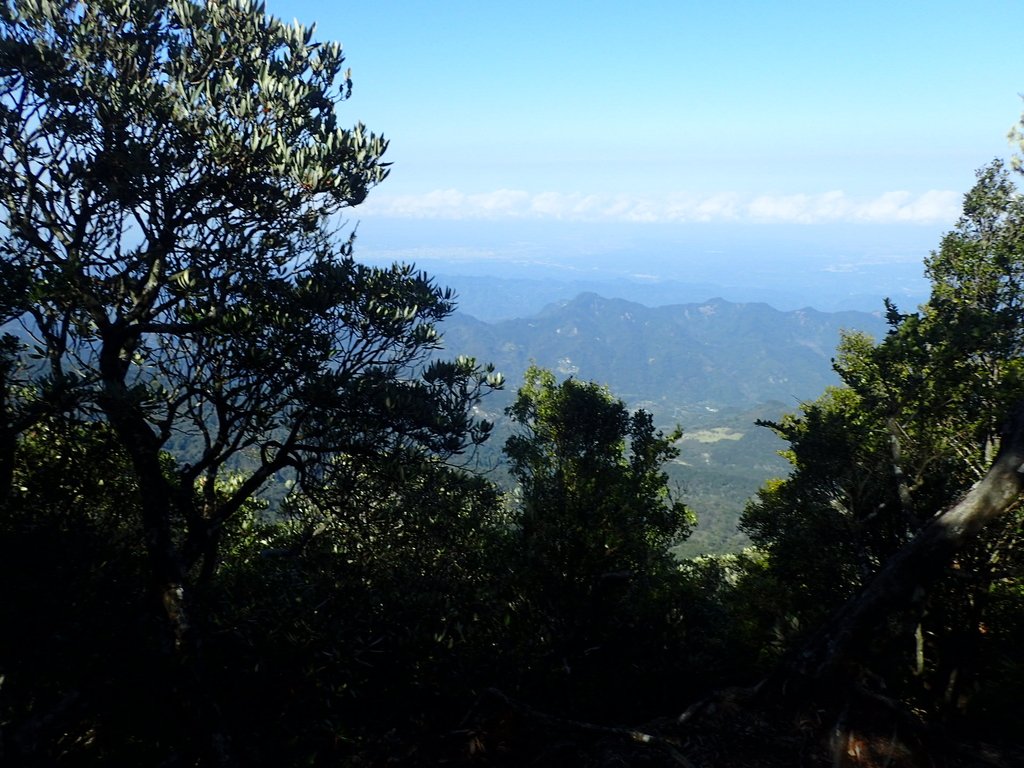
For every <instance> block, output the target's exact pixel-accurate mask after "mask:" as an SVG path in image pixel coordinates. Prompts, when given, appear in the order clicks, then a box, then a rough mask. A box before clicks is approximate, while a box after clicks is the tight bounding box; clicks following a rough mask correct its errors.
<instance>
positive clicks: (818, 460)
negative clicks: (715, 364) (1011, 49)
mask: <svg viewBox="0 0 1024 768" xmlns="http://www.w3.org/2000/svg"><path fill="white" fill-rule="evenodd" d="M342 64H343V59H342V56H341V51H340V48H339V47H338V46H336V45H333V44H321V43H316V42H313V40H312V37H311V33H310V31H309V30H307V29H304V28H302V27H301V26H298V25H292V26H286V25H283V24H281V23H280V22H278V21H277V20H275V19H272V18H269V17H267V16H266V15H265V14H264V12H263V10H262V9H261V8H257V7H253V6H251V5H250V4H249V3H248V1H247V0H224V1H214V0H210V2H207V3H205V4H200V3H197V2H194V0H173V2H170V3H164V2H156V1H153V2H145V1H143V2H138V3H120V2H114V0H97V1H96V2H90V3H82V2H79V1H78V0H55V1H54V2H45V1H44V2H36V1H35V0H4V2H3V3H2V4H0V133H2V135H3V137H4V143H3V145H2V146H0V156H2V164H0V277H2V282H0V323H2V324H3V327H4V328H5V334H4V336H3V341H2V348H0V470H2V471H0V580H2V583H3V584H4V591H3V598H2V599H0V626H2V627H4V631H3V632H2V633H0V729H2V730H0V736H2V740H0V750H2V752H0V759H3V761H4V762H5V764H10V765H36V766H53V765H58V766H59V765H69V766H70V765H98V764H112V765H163V766H186V765H204V766H205V765H273V766H278V765H298V764H313V765H337V764H350V765H377V764H382V765H383V764H402V765H409V764H421V765H433V764H438V763H440V762H449V763H464V764H478V765H523V764H533V765H574V764H579V765H625V764H636V765H662V764H663V765H679V764H682V765H688V764H701V765H742V764H750V765H793V764H797V763H801V762H802V763H803V764H809V765H810V764H834V765H840V764H844V762H845V763H846V764H859V765H874V764H882V763H883V762H885V763H886V764H906V765H912V764H923V763H924V761H925V757H924V756H925V755H929V756H930V757H929V758H928V759H930V760H932V762H942V761H946V762H948V763H950V764H970V763H978V764H981V763H982V762H985V761H987V764H997V765H998V764H1010V762H1011V761H1012V760H1013V759H1014V758H1017V759H1019V758H1020V756H1021V755H1020V752H1019V749H1018V747H1017V746H1015V745H1014V743H1013V739H1014V738H1017V734H1016V733H1015V730H1014V729H1015V727H1016V724H1017V723H1018V722H1019V720H1020V718H1021V716H1022V715H1024V711H1022V705H1021V701H1022V700H1021V697H1020V696H1019V694H1018V692H1019V690H1020V687H1021V685H1022V684H1024V661H1022V659H1021V658H1020V654H1019V648H1020V647H1021V644H1022V641H1024V581H1022V576H1024V574H1022V565H1024V563H1022V557H1021V546H1020V545H1021V542H1020V537H1021V535H1022V533H1024V531H1022V517H1021V511H1020V505H1019V503H1018V501H1017V498H1018V496H1019V493H1020V490H1021V480H1020V477H1019V476H1020V472H1019V467H1020V466H1021V465H1022V464H1024V440H1022V438H1021V436H1022V434H1024V426H1022V421H1024V419H1022V415H1021V413H1020V409H1019V406H1018V405H1017V401H1018V400H1019V398H1020V392H1021V362H1020V357H1021V355H1020V352H1021V349H1020V347H1021V344H1022V343H1024V323H1022V317H1021V313H1022V311H1024V309H1022V306H1024V305H1022V293H1021V288H1022V286H1021V280H1022V279H1024V202H1022V199H1021V197H1020V196H1019V195H1018V193H1017V192H1016V190H1015V189H1014V186H1013V184H1012V181H1011V178H1010V173H1009V172H1008V171H1006V170H1005V169H1004V168H1002V167H1001V166H1000V165H999V164H998V163H996V164H993V165H992V166H990V167H988V168H986V169H984V170H982V171H981V172H980V173H979V179H978V184H977V186H976V187H975V188H974V189H973V190H972V191H971V192H970V193H969V194H968V195H967V197H966V198H965V205H964V217H963V219H962V220H961V221H960V223H959V224H958V225H957V227H956V229H955V230H954V231H953V232H951V233H950V234H949V235H948V236H947V237H946V238H945V239H944V240H943V242H942V243H941V246H940V248H939V250H938V251H937V252H936V253H935V254H934V255H933V256H932V257H931V259H930V260H929V262H928V265H927V267H928V272H929V276H930V277H931V279H932V283H933V292H932V297H931V300H930V301H929V302H928V303H927V304H926V305H925V306H924V307H922V308H921V310H920V311H919V312H916V313H909V314H905V313H902V312H900V311H899V310H898V308H896V307H892V306H890V307H889V308H888V309H889V312H888V317H889V327H890V331H889V334H888V335H887V336H886V337H885V338H884V339H883V340H881V341H880V342H879V343H877V344H876V343H874V342H872V341H870V340H869V339H868V338H866V337H864V336H862V335H857V334H851V335H848V336H847V337H846V338H845V339H844V341H843V343H842V345H841V348H840V351H839V354H838V357H837V361H836V369H837V371H838V373H839V375H840V377H841V379H842V381H843V386H841V387H836V388H833V389H830V390H829V391H827V392H826V393H825V394H823V395H822V396H821V397H820V398H819V399H818V400H816V401H814V402H812V403H809V404H807V405H806V406H805V407H804V408H803V409H802V410H801V412H800V413H799V414H795V415H791V416H787V417H784V418H782V419H780V420H778V421H774V422H770V423H767V424H768V426H769V427H770V428H772V429H774V430H775V431H776V432H777V433H778V434H779V435H781V436H782V437H783V438H784V439H785V440H786V441H787V442H788V444H789V446H790V449H789V453H788V458H789V459H790V461H791V463H792V471H791V473H790V474H789V476H788V477H787V478H785V479H781V480H778V481H775V482H772V483H770V484H769V485H767V486H765V487H764V488H763V489H762V490H761V492H760V494H759V496H758V497H757V499H756V500H755V501H754V502H753V503H751V505H750V506H749V507H748V508H747V509H746V510H745V512H744V514H743V525H744V527H745V530H746V531H747V533H748V534H749V536H750V537H751V539H752V540H753V542H754V543H755V544H756V548H755V549H750V550H748V551H746V552H744V553H742V554H739V555H727V556H719V557H702V558H696V559H692V560H687V561H682V562H680V561H677V560H676V559H674V558H673V557H672V556H671V555H670V554H669V552H670V549H671V548H672V547H673V546H675V545H678V544H679V543H680V542H681V541H683V540H684V539H685V538H686V536H687V535H688V534H689V532H690V531H691V529H692V526H693V524H694V515H693V512H692V511H691V510H690V509H689V508H688V507H687V506H686V505H684V504H683V502H682V500H680V499H679V498H678V497H677V495H675V494H674V493H673V492H672V487H673V486H672V483H671V482H670V480H669V477H668V475H667V473H666V469H665V467H666V464H667V463H668V462H671V461H672V460H674V459H675V458H677V456H678V455H679V450H680V448H679V438H680V434H679V433H678V432H669V433H668V434H666V433H663V432H662V431H659V430H658V429H656V428H655V425H654V421H653V419H652V416H651V414H650V413H648V412H647V411H645V410H642V409H640V410H636V411H630V409H628V408H627V407H626V406H625V405H624V403H623V402H622V401H621V400H619V399H618V398H617V397H616V396H615V395H614V394H613V393H612V392H610V391H609V390H608V389H606V388H604V387H601V386H598V385H596V384H592V383H588V382H585V381H578V380H576V379H572V378H569V379H567V380H564V381H559V380H558V378H557V377H556V376H555V374H553V373H551V372H550V371H547V370H544V369H542V368H537V367H532V368H530V369H529V370H528V371H527V374H526V376H525V380H524V382H523V384H522V386H521V387H520V388H519V389H518V392H517V394H516V396H515V398H514V399H513V400H512V401H511V404H510V405H509V406H508V409H507V412H506V416H507V417H508V419H509V420H510V421H511V423H512V424H513V425H514V432H513V434H512V435H511V436H510V437H509V438H508V439H507V440H506V441H505V443H504V446H503V452H504V455H505V457H506V460H507V466H508V471H509V474H510V477H511V478H512V479H513V480H514V481H515V487H514V490H513V491H511V492H502V491H500V490H499V488H498V487H497V486H496V485H495V484H494V483H493V482H492V481H491V480H489V479H487V478H485V477H481V476H479V475H476V474H473V473H472V472H469V471H467V470H466V469H465V466H466V465H467V463H468V460H469V455H470V454H471V453H472V451H473V450H474V449H476V448H477V447H479V446H481V445H485V444H486V441H487V439H488V436H489V434H490V431H491V429H490V428H491V425H490V423H488V422H487V421H485V420H483V419H482V418H480V416H479V415H478V414H479V413H480V410H479V405H480V402H481V398H482V397H485V396H486V394H487V393H488V391H490V390H492V389H495V388H498V387H500V386H501V385H502V382H501V379H500V377H498V376H497V375H496V374H494V373H493V372H492V370H491V369H490V368H488V367H487V366H481V365H478V364H477V363H476V362H475V361H474V360H473V359H472V358H469V357H457V358H456V359H455V360H444V359H439V358H438V357H437V352H438V349H439V346H440V338H439V334H438V330H437V327H436V326H437V324H438V323H439V322H440V321H442V320H443V319H444V318H445V317H447V316H448V315H450V313H451V312H452V311H453V309H454V301H453V296H452V295H451V293H450V292H448V291H446V290H444V289H442V288H440V287H439V286H437V285H436V284H435V283H434V282H433V281H432V280H431V279H430V278H429V277H428V276H426V275H424V274H422V273H419V272H417V271H415V270H414V269H412V268H411V267H407V266H403V265H395V266H394V267H391V268H386V269H380V268H370V267H366V266H363V265H360V264H359V263H357V262H356V261H355V259H354V256H353V251H354V241H353V239H352V238H351V237H347V236H343V235H342V234H341V233H339V232H337V231H334V230H332V228H331V226H332V222H333V221H335V220H336V218H335V217H336V214H337V213H338V212H339V211H342V210H344V209H345V208H346V207H348V206H352V205H356V204H358V203H359V202H360V201H361V200H362V199H363V197H364V196H365V195H366V194H367V191H368V190H369V189H370V188H371V187H373V186H374V185H375V184H377V183H379V182H380V181H382V180H383V179H384V177H385V176H386V173H387V166H386V163H384V162H383V160H382V156H383V153H384V151H385V149H386V142H385V141H384V140H383V139H381V138H380V137H378V136H375V135H374V134H372V133H369V132H368V131H367V130H366V129H365V128H364V127H363V126H355V127H353V128H351V129H345V128H341V127H339V126H338V124H337V119H338V118H337V113H336V108H337V107H338V106H339V104H340V102H342V101H344V99H345V98H346V97H347V94H348V91H349V89H350V83H349V82H348V78H347V74H346V73H345V72H343V70H342ZM485 402H486V401H485ZM1013 414H1016V418H1013V419H1010V420H1007V417H1008V416H1010V415H1013ZM1007 466H1009V467H1010V470H1009V471H1006V467H1007ZM990 467H991V469H990ZM972 484H976V485H975V486H974V487H975V488H976V491H975V492H972V493H971V494H968V495H967V496H966V497H965V496H964V494H965V491H967V489H968V488H970V487H972ZM978 489H980V490H978ZM271 497H272V498H274V499H276V500H277V502H276V504H275V512H274V513H273V514H271V513H270V512H268V502H267V499H268V498H271ZM943 510H948V511H945V512H944V511H943ZM986 523H987V525H986ZM759 679H763V680H764V682H763V684H762V685H761V686H759V687H758V688H756V689H743V688H740V687H737V686H742V685H749V684H752V683H754V682H756V681H757V680H759ZM714 691H718V692H717V693H713V692H714ZM691 705H692V706H691ZM687 707H688V708H687ZM684 708H686V713H685V715H684V717H682V718H679V719H676V717H675V716H676V715H678V714H679V712H681V711H682V710H683V709H684ZM665 716H668V717H667V718H666V717H665ZM641 723H644V724H645V725H643V726H642V728H643V732H641V731H640V730H637V729H638V728H640V727H641V726H640V725H639V724H641ZM935 724H941V725H942V726H943V729H942V732H941V733H937V732H936V731H935V729H934V728H932V726H934V725H935ZM979 738H984V739H986V740H987V741H988V742H990V744H989V745H987V746H985V747H984V748H982V747H980V746H977V744H976V743H975V741H976V740H977V739H979ZM1000 761H1003V762H1002V763H1001V762H1000Z"/></svg>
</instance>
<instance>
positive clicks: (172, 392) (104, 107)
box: [0, 0, 498, 658]
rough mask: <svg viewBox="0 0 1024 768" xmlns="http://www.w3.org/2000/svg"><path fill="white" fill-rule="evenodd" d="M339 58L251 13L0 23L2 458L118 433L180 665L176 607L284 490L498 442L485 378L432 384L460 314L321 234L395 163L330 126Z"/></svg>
mask: <svg viewBox="0 0 1024 768" xmlns="http://www.w3.org/2000/svg"><path fill="white" fill-rule="evenodd" d="M343 61H344V59H343V56H342V52H341V47H340V45H338V44H336V43H319V42H314V41H313V39H312V30H311V29H309V28H306V27H303V26H301V25H299V24H297V23H296V24H294V25H286V24H284V23H282V22H281V21H279V20H277V19H275V18H272V17H268V16H267V15H266V14H265V13H264V10H263V7H262V6H257V5H254V4H252V3H250V2H249V1H248V0H211V1H210V2H208V3H199V2H195V0H172V2H169V3H168V2H162V1H156V0H149V1H147V0H142V1H141V2H132V3H122V2H115V1H114V0H98V2H88V3H86V2H82V1H81V0H56V1H55V2H42V3H40V2H34V1H32V0H5V2H4V3H2V4H0V134H2V135H3V142H2V143H0V153H2V162H0V275H2V277H3V285H4V290H3V292H2V295H0V312H2V316H0V321H3V322H5V323H10V322H14V321H16V322H17V323H18V324H20V339H19V338H15V337H14V336H13V335H12V336H9V337H7V338H6V340H5V342H4V344H5V346H4V349H3V350H2V357H0V363H2V365H0V373H2V374H3V381H2V384H3V387H2V389H0V398H2V409H0V416H3V417H4V418H3V419H0V421H2V422H3V424H2V425H0V429H3V430H4V432H3V434H2V435H0V437H2V446H3V451H4V453H5V454H6V455H7V456H9V455H10V454H11V452H12V450H13V446H15V444H16V442H17V440H18V435H19V434H23V433H24V432H25V430H27V429H29V428H30V427H31V426H32V424H34V423H38V422H39V420H40V419H42V418H44V417H59V418H64V419H70V420H77V421H81V422H90V421H97V420H99V421H104V422H106V423H107V424H109V426H110V429H111V431H112V433H113V435H114V436H115V438H116V441H117V443H118V445H119V446H120V449H121V450H123V451H124V455H125V456H126V457H127V459H128V462H129V465H130V466H131V469H132V473H133V475H134V482H135V483H136V485H137V487H138V490H139V500H140V503H139V508H138V515H139V528H140V530H141V531H142V535H143V538H144V542H145V551H146V552H147V559H148V562H149V580H150V594H151V595H152V599H153V604H154V605H156V606H160V608H159V610H161V611H162V612H163V615H164V617H165V627H166V629H167V632H166V639H167V641H168V646H169V647H177V648H179V649H181V650H182V651H184V655H185V656H186V657H190V658H191V657H195V655H196V650H197V647H198V646H197V644H196V642H195V638H194V636H193V631H194V630H195V629H196V624H197V621H198V617H196V616H193V615H192V614H191V608H190V599H189V594H190V590H191V589H192V588H193V587H195V586H196V585H197V584H198V583H201V582H202V581H203V580H204V579H208V578H209V577H210V575H211V574H212V573H213V572H214V570H215V568H216V565H217V561H218V557H219V553H220V547H221V539H222V535H223V533H224V531H225V530H226V529H227V528H229V527H230V525H231V523H232V521H233V520H234V519H235V518H237V517H238V516H239V514H240V513H241V510H243V509H244V508H245V507H246V505H247V504H248V503H249V502H250V500H251V499H253V497H254V496H255V495H256V494H257V493H258V492H259V491H260V489H261V488H263V487H264V486H265V485H266V484H267V483H268V481H270V480H271V479H272V478H274V477H275V476H276V475H277V474H278V473H279V472H282V471H289V472H292V473H293V474H294V477H295V479H296V481H297V486H298V487H299V488H314V487H316V486H317V485H318V484H321V483H323V482H325V481H326V480H327V479H328V477H329V476H330V475H331V474H332V471H331V467H332V466H333V464H334V461H335V459H336V458H337V457H339V456H345V455H359V456H362V457H392V458H394V460H396V461H397V460H401V458H402V457H403V456H417V455H422V454H431V455H436V456H439V457H441V458H444V457H448V456H451V455H452V454H455V453H458V452H460V451H462V450H464V449H465V448H467V447H468V446H470V445H472V444H474V443H476V442H479V441H481V440H482V439H484V437H485V436H486V434H487V432H488V429H489V425H487V424H486V423H484V422H478V421H476V420H475V419H474V418H473V417H472V415H471V406H472V404H473V403H474V402H475V401H476V398H477V397H478V396H479V395H480V394H481V393H482V392H484V391H485V390H486V389H488V388H489V387H491V386H494V385H496V384H497V383H498V381H497V380H496V379H494V378H490V379H489V378H488V375H487V374H488V372H487V371H484V370H483V369H481V368H480V367H478V366H477V365H476V364H475V362H474V361H472V360H470V359H465V358H460V359H458V360H455V361H451V362H446V361H439V362H430V356H431V355H432V354H433V352H434V350H436V349H437V348H438V346H439V335H438V333H437V332H436V330H435V327H434V325H435V323H436V322H437V321H439V320H441V319H442V318H444V317H445V316H446V315H447V314H449V313H450V312H451V311H452V309H453V298H454V297H453V294H452V293H451V292H450V291H446V290H443V289H440V288H439V287H438V286H436V285H435V284H434V283H433V281H432V280H430V279H429V278H428V277H427V276H426V275H424V274H422V273H420V272H417V271H415V270H414V269H412V268H411V267H408V266H402V265H395V266H393V267H391V268H387V269H378V268H370V267H367V266H363V265H360V264H358V263H356V262H355V260H354V259H353V255H352V248H353V241H354V237H353V236H352V235H349V236H347V237H346V236H343V235H342V233H341V232H340V231H339V229H338V228H337V226H336V222H337V216H338V215H339V214H340V213H342V212H343V211H344V210H345V209H346V208H349V207H351V206H354V205H356V204H358V203H359V202H361V201H362V200H363V199H364V197H365V196H366V194H367V191H368V190H369V189H370V188H372V187H373V186H374V185H376V184H377V183H379V182H380V181H382V180H383V179H384V178H385V176H386V175H387V163H384V162H383V161H382V155H383V153H384V151H385V149H386V147H387V142H386V141H385V140H384V139H383V138H381V137H380V136H377V135H375V134H373V133H370V132H369V131H367V130H366V129H365V127H364V126H362V125H361V124H359V125H356V126H354V127H353V128H350V129H348V128H342V127H340V126H339V118H338V114H337V108H338V106H339V105H340V103H341V102H343V101H344V100H345V99H347V98H348V96H349V95H350V92H351V81H350V78H349V74H348V72H347V71H343V69H342V67H343ZM228 473H241V477H240V479H239V480H237V481H233V482H232V483H223V482H220V481H221V480H223V479H224V478H225V476H226V474H228ZM0 479H5V478H0ZM6 479H7V480H8V481H9V479H10V478H9V477H8V478H6ZM9 487H10V483H9V482H8V483H7V484H6V487H5V491H6V490H8V489H9ZM224 489H230V492H225V490H224ZM125 513H126V514H131V510H126V511H125Z"/></svg>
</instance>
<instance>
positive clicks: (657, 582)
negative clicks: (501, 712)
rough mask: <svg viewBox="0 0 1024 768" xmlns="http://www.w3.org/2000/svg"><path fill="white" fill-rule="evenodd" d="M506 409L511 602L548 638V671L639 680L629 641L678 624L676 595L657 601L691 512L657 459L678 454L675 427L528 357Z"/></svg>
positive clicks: (656, 635) (658, 637)
mask: <svg viewBox="0 0 1024 768" xmlns="http://www.w3.org/2000/svg"><path fill="white" fill-rule="evenodd" d="M507 414H508V416H509V417H510V418H511V420H512V421H513V423H515V424H517V425H519V426H520V427H521V428H522V432H520V433H519V434H515V435H513V436H512V437H510V438H509V439H508V440H507V442H506V444H505V453H506V455H507V456H508V459H509V464H510V470H511V473H512V476H513V478H514V479H515V480H516V482H517V483H518V488H517V490H516V498H517V500H518V513H517V517H516V520H517V531H516V537H517V543H516V549H517V550H518V551H519V552H520V558H521V564H520V566H519V575H518V578H519V579H520V581H521V583H522V585H523V590H522V595H523V603H524V604H523V606H521V608H522V609H523V610H524V611H526V612H530V611H533V612H534V616H533V621H534V622H537V623H539V626H537V624H531V625H530V626H532V627H534V629H535V631H536V633H538V634H539V635H540V636H541V637H544V638H546V640H545V641H544V642H543V643H542V648H541V651H542V652H546V653H547V655H548V658H547V662H546V664H547V665H549V666H548V667H547V669H546V671H549V670H550V669H557V668H569V669H572V668H574V667H577V666H579V667H581V668H582V667H584V666H587V667H589V668H602V669H603V674H606V675H607V676H609V677H614V675H612V674H611V673H612V670H619V671H620V672H621V673H622V676H623V677H628V676H629V675H633V676H634V680H635V679H638V678H639V676H640V675H638V674H637V673H638V670H637V668H635V667H634V666H633V665H635V664H637V662H638V661H639V657H640V656H641V655H642V654H641V653H640V652H639V651H638V648H639V647H640V646H643V647H645V648H648V647H649V646H648V645H645V643H648V642H649V644H650V646H653V648H655V649H659V650H660V649H662V648H663V645H662V644H661V643H660V642H659V641H662V640H664V635H665V633H666V632H668V631H670V629H671V625H673V623H675V624H678V617H679V613H678V612H679V606H678V605H674V606H671V607H667V605H666V601H664V598H665V584H664V582H665V580H666V579H671V578H672V577H674V575H675V569H674V564H673V560H672V556H671V555H670V554H669V552H668V549H669V547H670V546H671V545H672V544H673V543H676V542H678V541H680V540H681V539H683V538H684V537H685V536H686V535H687V534H688V533H689V531H690V528H691V526H692V525H693V521H694V519H693V515H692V513H691V512H690V511H689V510H688V509H687V508H686V506H685V505H684V504H683V503H682V502H681V501H679V500H677V499H675V498H673V496H672V494H671V493H670V491H669V487H668V478H667V475H666V474H665V473H664V471H663V469H662V467H663V465H664V464H665V463H666V462H667V461H670V460H671V459H673V458H674V457H675V456H676V455H678V453H677V450H676V448H675V447H674V443H675V441H676V440H678V438H679V432H678V430H677V431H675V432H672V433H671V434H668V435H665V434H663V433H661V432H660V431H658V430H656V429H655V428H654V425H653V421H652V419H651V415H650V414H649V413H647V412H646V411H643V410H638V411H636V412H634V413H632V414H631V413H630V412H629V411H628V410H627V408H626V406H625V404H624V403H623V402H622V401H621V400H617V399H615V398H614V397H612V395H611V394H610V393H609V392H608V390H607V389H605V388H604V387H601V386H599V385H597V384H594V383H589V382H581V381H577V380H575V379H572V378H570V379H567V380H566V381H563V382H561V383H557V382H556V380H555V376H554V374H552V373H551V372H550V371H546V370H543V369H540V368H537V367H535V366H532V367H530V369H529V370H527V372H526V375H525V380H524V383H523V386H522V387H521V388H520V389H519V392H518V395H517V397H516V400H515V402H514V403H513V404H512V405H511V406H510V407H509V408H508V410H507ZM641 627H643V628H644V629H643V630H641V629H640V628H641ZM672 652H673V654H675V655H678V649H677V648H673V651H672ZM647 661H648V662H650V657H648V658H647ZM641 674H642V673H641ZM620 682H621V681H620ZM613 698H614V697H613Z"/></svg>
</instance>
